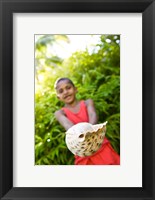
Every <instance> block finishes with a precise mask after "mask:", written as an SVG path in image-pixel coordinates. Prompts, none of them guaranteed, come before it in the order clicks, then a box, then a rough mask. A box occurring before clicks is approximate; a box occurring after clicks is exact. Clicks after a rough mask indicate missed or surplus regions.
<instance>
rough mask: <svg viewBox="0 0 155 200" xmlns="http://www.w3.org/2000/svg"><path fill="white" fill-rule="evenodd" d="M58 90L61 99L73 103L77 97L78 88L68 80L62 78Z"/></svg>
mask: <svg viewBox="0 0 155 200" xmlns="http://www.w3.org/2000/svg"><path fill="white" fill-rule="evenodd" d="M56 92H57V97H58V98H59V100H60V101H62V102H64V103H66V104H71V103H73V102H74V101H75V99H76V93H77V89H76V88H75V87H74V86H73V85H72V84H71V83H69V82H68V80H62V81H60V82H59V83H58V84H57V88H56Z"/></svg>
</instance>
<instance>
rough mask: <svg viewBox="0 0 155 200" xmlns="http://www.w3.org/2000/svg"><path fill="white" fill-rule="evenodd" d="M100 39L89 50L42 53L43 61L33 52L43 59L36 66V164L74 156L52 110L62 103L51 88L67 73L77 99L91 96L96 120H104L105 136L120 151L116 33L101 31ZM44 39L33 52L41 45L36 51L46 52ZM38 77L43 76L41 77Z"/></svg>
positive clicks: (68, 160)
mask: <svg viewBox="0 0 155 200" xmlns="http://www.w3.org/2000/svg"><path fill="white" fill-rule="evenodd" d="M52 37H53V36H52ZM65 38H67V37H66V36H65ZM100 39H101V41H100V43H99V44H96V46H94V49H93V50H92V51H91V52H90V51H89V49H86V50H85V51H78V52H75V53H74V54H73V55H72V56H71V57H70V58H68V59H67V60H62V59H61V58H58V57H57V56H55V55H53V56H52V55H51V57H49V58H48V59H47V56H43V58H44V60H45V62H41V60H40V59H43V58H40V57H37V56H36V64H37V63H44V64H43V65H42V66H41V67H40V65H39V67H38V66H36V68H37V75H36V95H35V163H36V164H37V165H70V164H73V162H74V156H73V155H72V154H71V153H70V151H69V150H68V149H67V147H66V144H65V130H64V129H63V128H62V127H61V126H60V125H59V123H58V122H57V121H56V119H55V117H54V112H55V111H56V110H58V109H60V108H61V107H62V106H63V105H62V103H61V102H59V101H58V99H57V97H56V94H55V91H54V82H55V80H56V79H57V78H58V77H69V78H71V79H72V80H73V82H74V83H75V85H76V86H77V88H78V94H77V97H78V99H84V100H85V99H88V98H91V99H93V100H94V102H95V107H96V111H97V114H98V116H99V123H100V122H104V121H108V124H107V133H106V136H107V137H108V139H109V140H110V142H111V144H112V146H113V148H114V149H115V150H116V151H117V152H118V153H120V45H119V41H120V36H119V35H102V36H101V37H100ZM51 40H52V43H51ZM51 40H50V39H49V38H48V40H47V41H46V42H47V44H48V45H53V43H54V41H57V40H56V39H55V40H53V38H51ZM66 41H68V40H66ZM46 42H45V43H44V40H43V44H42V43H41V42H38V44H36V52H37V51H41V50H40V49H42V48H43V49H44V50H43V51H41V53H40V54H39V55H43V54H46V51H47V46H48V45H47V44H46ZM37 45H38V46H37ZM43 52H44V53H43ZM36 55H38V54H36ZM50 60H51V62H50ZM51 63H54V64H51ZM53 66H54V67H53ZM38 77H43V81H40V80H39V78H38Z"/></svg>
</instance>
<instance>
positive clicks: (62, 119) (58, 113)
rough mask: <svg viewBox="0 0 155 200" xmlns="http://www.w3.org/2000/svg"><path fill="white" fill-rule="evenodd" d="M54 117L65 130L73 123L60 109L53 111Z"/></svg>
mask: <svg viewBox="0 0 155 200" xmlns="http://www.w3.org/2000/svg"><path fill="white" fill-rule="evenodd" d="M55 117H56V119H57V120H58V122H59V123H60V124H61V125H62V126H63V127H64V128H65V130H66V131H67V130H68V129H69V128H70V127H71V126H73V125H74V124H73V123H72V122H71V121H70V120H69V119H68V118H67V117H66V116H65V115H64V113H63V111H62V110H58V111H56V112H55Z"/></svg>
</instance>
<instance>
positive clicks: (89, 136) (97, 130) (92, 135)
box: [66, 122, 107, 157]
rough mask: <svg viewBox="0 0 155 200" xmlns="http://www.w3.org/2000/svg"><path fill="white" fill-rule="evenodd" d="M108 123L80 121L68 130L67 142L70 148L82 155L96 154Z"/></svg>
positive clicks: (75, 153) (74, 152)
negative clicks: (94, 123) (93, 123)
mask: <svg viewBox="0 0 155 200" xmlns="http://www.w3.org/2000/svg"><path fill="white" fill-rule="evenodd" d="M106 124H107V122H105V123H102V124H96V125H92V124H90V123H87V122H82V123H78V124H76V125H74V126H72V127H71V128H70V129H68V130H67V132H66V144H67V147H68V149H69V150H70V151H71V152H72V153H73V154H74V155H78V156H80V157H85V156H90V155H92V154H94V153H95V152H96V151H97V150H98V149H99V148H100V147H101V145H102V143H103V140H104V137H105V133H106Z"/></svg>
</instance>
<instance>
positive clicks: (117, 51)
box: [0, 0, 155, 200]
mask: <svg viewBox="0 0 155 200" xmlns="http://www.w3.org/2000/svg"><path fill="white" fill-rule="evenodd" d="M154 12H155V4H154V1H153V0H135V1H131V0H124V1H123V0H122V1H121V0H120V1H117V0H109V1H104V0H101V1H97V2H96V1H94V0H88V1H79V0H77V1H74V2H71V1H65V0H64V1H63V0H60V1H53V0H44V1H43V0H33V1H28V0H12V1H9V0H5V1H3V0H1V1H0V27H1V29H0V30H1V31H0V36H1V37H0V44H1V45H0V66H1V67H0V76H1V77H0V80H1V81H0V100H1V101H0V114H1V120H0V127H1V132H0V179H1V184H0V197H1V199H38V198H39V199H45V198H46V199H68V198H70V199H86V198H90V199H120V198H122V199H152V200H153V199H155V195H154V186H155V185H154V182H155V175H154V174H155V173H154V170H155V166H154V162H155V160H154V154H155V150H154V142H155V141H154V112H155V110H154V108H155V106H154V102H155V101H154V100H155V99H154V79H155V70H154V68H153V67H154V44H155V40H154V20H155V17H154V16H155V15H154ZM71 36H72V37H73V38H75V41H76V43H83V44H84V43H85V41H86V40H87V38H86V36H87V37H88V36H89V37H91V38H93V37H94V38H97V39H99V38H100V41H99V40H97V41H95V44H94V48H92V47H91V48H88V46H87V50H86V51H79V52H77V51H76V52H75V53H74V54H72V57H70V60H69V59H68V60H67V61H65V62H63V64H62V58H63V56H65V54H67V53H68V52H67V51H68V50H67V46H65V51H64V53H63V54H61V56H59V57H58V55H59V53H61V52H60V48H59V49H57V48H56V47H55V49H56V51H57V54H56V55H55V54H54V53H53V54H52V53H51V52H52V50H53V49H52V48H51V47H50V48H49V51H47V49H46V54H45V46H46V45H45V44H47V43H46V42H51V41H52V42H53V41H54V42H55V41H56V43H57V40H58V39H60V38H61V40H62V39H63V40H66V41H67V40H68V39H70V40H71ZM77 36H81V39H79V38H78V39H77ZM84 36H85V37H84ZM82 38H84V39H82ZM77 40H78V42H77ZM52 44H53V43H52ZM37 45H38V46H37ZM61 45H62V44H61ZM76 45H77V44H75V43H74V45H73V46H74V48H75V46H76ZM53 46H54V45H53ZM53 46H52V47H53ZM40 49H41V50H40ZM86 53H87V54H86ZM51 55H52V56H51ZM83 55H84V56H83ZM82 56H83V57H85V59H84V60H82V58H83V57H82ZM108 56H109V57H108ZM110 56H111V57H110ZM107 57H108V58H109V60H108V59H107ZM60 58H61V59H60ZM118 58H119V59H118ZM74 60H75V61H76V62H75V61H74ZM105 60H106V61H105ZM80 62H81V63H82V64H80ZM38 63H39V64H38ZM60 63H61V67H62V69H60ZM74 65H75V68H74ZM42 66H46V70H45V69H43V68H42ZM49 66H50V67H49ZM51 66H52V69H59V70H52V72H51ZM66 66H67V67H68V66H70V67H69V68H66ZM76 66H78V68H76ZM83 66H85V69H87V70H86V71H87V74H86V73H83V68H84V67H83ZM80 67H81V71H80ZM87 67H88V68H87ZM110 67H111V68H110ZM117 67H118V69H120V71H119V70H117ZM66 69H67V70H66ZM68 69H69V70H70V71H69V72H67V71H68ZM76 69H78V70H77V74H76V75H75V74H74V72H75V71H76ZM103 69H107V71H105V70H104V71H103ZM46 71H48V74H47V73H45V72H46ZM112 71H115V73H113V74H112V75H111V72H112ZM56 73H57V74H58V75H61V77H62V76H63V75H64V76H69V75H70V77H71V78H72V77H73V79H74V82H75V83H76V84H77V85H78V84H79V85H80V83H81V84H82V89H79V91H78V95H79V98H80V97H82V98H83V97H86V98H88V97H89V95H90V96H91V98H92V99H93V100H94V101H96V106H97V110H101V111H100V112H101V115H100V119H101V121H103V120H104V119H109V122H110V123H109V124H108V126H109V132H110V130H111V132H112V133H113V135H111V134H109V139H110V141H111V143H112V146H113V148H114V149H115V150H116V151H117V153H119V154H120V164H119V165H110V164H107V165H106V164H105V165H102V164H101V165H91V164H90V165H89V166H88V165H84V166H81V165H80V166H77V165H74V164H73V160H72V158H73V156H70V155H69V156H66V153H65V152H66V148H64V146H63V145H61V148H62V149H63V150H62V149H61V150H60V149H58V148H57V147H60V145H59V144H57V143H55V146H53V143H51V140H52V139H53V138H52V136H51V133H52V134H53V133H58V132H59V133H60V132H61V131H63V129H61V127H58V125H57V124H54V129H53V130H55V131H53V130H52V131H51V124H52V123H56V122H55V121H53V118H52V116H53V115H50V112H51V113H52V114H54V112H55V111H56V108H57V109H58V108H60V104H59V103H58V101H57V100H56V98H55V97H54V95H55V94H54V90H51V88H52V87H53V84H54V82H55V80H56V78H58V75H56ZM119 73H120V74H119ZM36 74H37V76H35V75H36ZM49 74H50V75H49ZM80 74H81V76H80ZM106 75H107V76H106ZM117 75H120V78H117ZM45 76H46V77H48V79H46V81H45V82H46V85H44V86H45V87H44V90H41V89H40V88H41V84H40V83H41V81H42V80H43V79H44V80H45ZM91 76H92V77H91ZM51 77H52V79H51ZM70 77H69V78H70ZM74 77H75V78H74ZM78 77H79V78H78ZM81 77H82V78H81ZM109 77H110V78H111V77H112V78H113V79H110V78H109ZM35 78H36V79H37V80H36V81H37V85H36V82H35ZM89 79H90V80H89ZM103 79H104V80H105V79H106V80H111V82H110V88H112V89H111V91H115V93H114V95H113V96H112V98H111V100H109V99H108V100H107V101H105V104H103V102H104V101H101V103H100V99H104V98H105V99H106V98H107V96H108V94H107V93H108V92H107V93H106V85H104V84H103V83H104V81H103ZM92 80H93V82H94V83H91V81H92ZM95 81H96V82H95ZM119 82H120V85H119ZM86 83H87V88H86V87H85V85H84V84H86ZM95 83H97V84H98V87H96V86H93V84H95ZM106 83H107V85H108V83H109V82H108V81H107V82H106ZM112 84H113V85H115V87H114V86H113V87H112ZM51 85H52V86H51ZM119 86H120V87H119ZM49 88H50V90H48V89H49ZM93 89H94V92H92V90H93ZM46 90H48V93H50V91H51V93H52V94H51V96H50V97H49V96H47V99H49V98H50V101H49V100H48V101H47V99H46V100H45V98H44V100H45V101H46V103H45V104H44V105H43V104H41V102H40V101H39V100H38V99H39V97H40V96H41V95H42V96H43V97H45V96H46ZM36 91H39V92H40V93H39V92H38V93H37V96H35V93H36ZM86 91H87V93H88V94H86ZM96 91H97V92H96ZM101 91H104V92H101ZM111 91H110V92H111ZM56 92H59V91H56ZM95 92H96V93H95ZM100 92H101V93H100ZM110 92H109V93H110ZM119 93H120V101H118V100H119V98H118V96H119ZM93 94H94V96H93ZM101 94H102V95H103V96H102V95H101ZM110 94H111V93H110ZM52 95H53V96H52ZM97 95H98V96H97ZM57 97H59V99H60V100H63V98H62V97H61V95H60V96H59V94H58V93H57ZM35 98H38V99H37V100H36V99H35ZM69 98H70V97H69ZM54 101H55V104H54V108H52V104H51V102H54ZM66 101H67V100H65V102H66ZM68 101H69V100H68ZM106 102H108V104H106ZM112 102H114V103H113V104H112ZM37 103H38V104H37ZM119 103H120V110H119V109H117V111H118V113H119V115H117V112H115V110H116V108H115V107H116V105H117V108H118V107H119ZM38 105H39V106H40V107H39V108H38V107H36V106H38ZM44 106H46V108H47V107H48V108H49V110H48V109H46V111H45V110H44ZM104 106H105V108H107V107H108V106H111V107H110V109H109V110H110V111H111V113H110V116H112V117H111V118H110V117H109V118H108V114H107V112H110V111H109V110H108V111H107V110H106V109H104ZM42 108H43V109H42ZM41 111H43V114H40V112H41ZM47 111H48V112H49V113H48V112H47ZM35 112H36V113H35ZM102 113H103V116H102ZM45 114H46V115H45ZM99 114H100V113H99ZM106 114H107V118H106V117H105V116H106ZM112 114H114V117H117V119H119V116H120V123H118V126H114V125H115V123H114V122H115V119H116V118H114V117H113V115H112ZM43 118H44V119H43ZM47 118H48V120H49V121H46V120H47ZM110 119H111V121H110ZM45 124H46V126H44V125H45ZM47 125H48V126H47ZM43 126H44V128H42V127H43ZM57 127H58V128H57ZM117 127H119V128H120V133H119V132H118V131H116V130H115V129H116V128H117ZM110 128H111V129H110ZM45 130H46V131H45ZM44 132H45V133H44ZM116 133H119V134H120V136H118V135H117V134H116ZM41 134H42V135H43V137H42V136H41ZM60 135H61V133H60ZM34 136H35V137H34ZM55 136H57V135H55ZM55 136H54V137H55ZM61 136H62V135H61ZM107 136H108V135H107ZM110 136H111V137H113V138H110ZM61 139H62V138H61ZM119 142H120V143H119ZM43 143H44V145H46V146H47V147H48V148H46V150H44V149H43V148H41V147H42V144H43ZM52 147H53V149H52V153H51V148H52ZM53 152H54V153H53ZM63 154H64V155H65V156H66V157H65V156H62V155H63Z"/></svg>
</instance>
